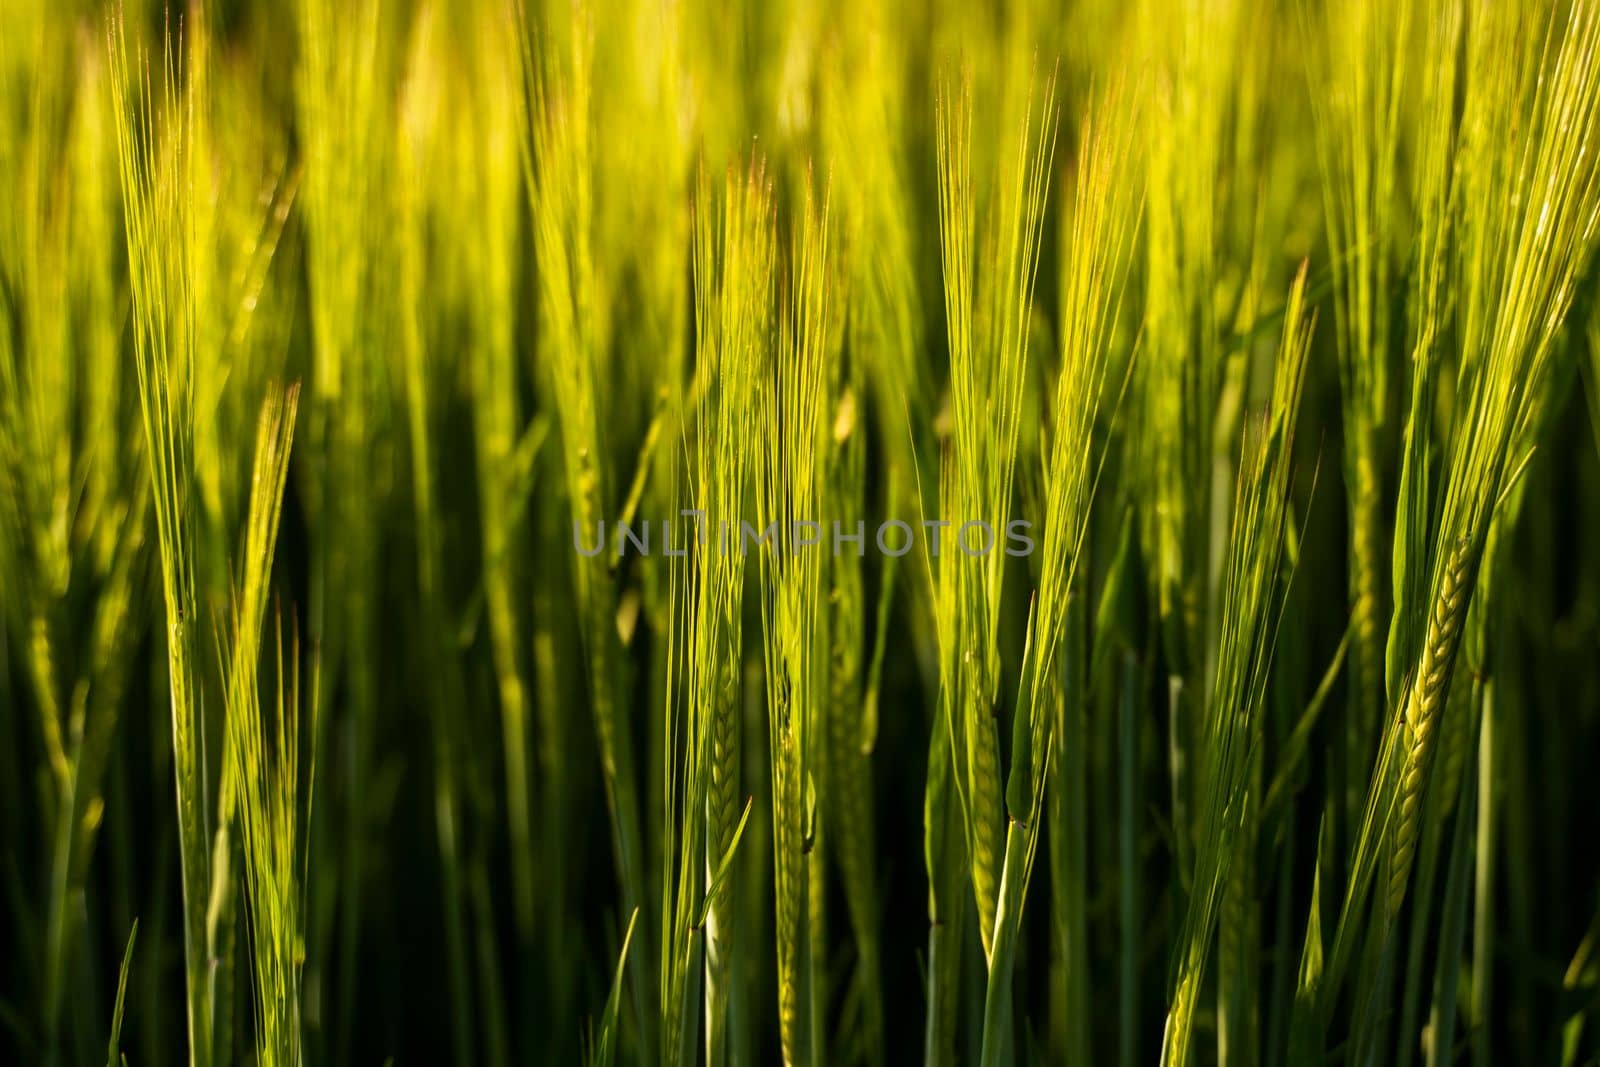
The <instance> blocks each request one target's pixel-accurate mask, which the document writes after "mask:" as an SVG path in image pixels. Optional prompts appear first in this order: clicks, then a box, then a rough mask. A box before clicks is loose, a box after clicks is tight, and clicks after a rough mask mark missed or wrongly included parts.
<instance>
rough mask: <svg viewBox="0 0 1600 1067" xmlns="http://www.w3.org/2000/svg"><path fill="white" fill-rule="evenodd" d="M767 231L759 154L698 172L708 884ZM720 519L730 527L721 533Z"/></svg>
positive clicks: (732, 794)
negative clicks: (740, 163) (718, 176)
mask: <svg viewBox="0 0 1600 1067" xmlns="http://www.w3.org/2000/svg"><path fill="white" fill-rule="evenodd" d="M774 240H775V235H774V232H773V205H772V188H771V184H770V181H769V179H768V177H767V174H766V169H765V166H764V165H763V164H762V163H760V162H759V161H755V160H752V161H751V163H750V164H749V165H748V167H747V169H745V170H744V172H743V173H741V172H740V171H739V170H738V169H736V168H731V167H730V168H729V170H728V172H727V174H726V175H725V177H724V181H723V183H722V186H721V189H720V191H719V190H717V188H716V187H715V186H714V184H713V182H712V179H711V178H710V176H709V174H708V173H707V172H706V171H704V170H702V171H701V176H700V182H699V190H698V194H697V197H696V203H695V237H694V307H695V379H696V381H695V384H694V386H693V387H692V392H693V401H692V402H693V410H692V412H691V413H690V414H689V415H687V416H686V417H685V420H684V421H685V424H686V430H687V433H688V434H689V435H690V440H689V441H688V456H687V465H688V481H689V485H688V486H687V499H688V501H689V503H690V505H691V507H690V510H691V512H692V513H693V515H694V516H695V518H694V521H693V522H691V523H689V524H688V525H687V529H686V531H685V537H686V539H688V540H690V541H691V543H690V544H689V545H686V546H684V547H685V548H686V549H687V551H688V552H689V556H690V558H691V560H692V576H691V577H689V578H686V579H684V580H683V581H682V583H681V585H682V588H683V589H684V590H685V592H684V593H683V594H681V595H683V596H684V597H685V598H686V599H687V604H686V606H685V608H684V613H685V623H686V625H685V631H686V632H685V640H684V642H683V643H682V644H681V645H680V648H681V652H680V653H679V654H680V655H681V656H683V657H684V658H685V660H686V668H685V675H686V677H685V678H684V687H685V691H686V692H687V694H688V700H689V708H690V712H689V715H690V722H691V724H692V730H691V735H692V736H694V737H697V738H699V739H700V743H701V744H703V745H704V746H705V749H704V751H703V752H700V753H698V755H697V757H696V758H697V759H699V760H700V761H701V763H700V765H699V767H698V774H699V777H698V779H697V783H698V787H699V789H701V790H703V793H701V798H702V800H701V807H700V808H699V809H698V810H696V811H695V812H693V813H692V814H690V813H685V815H684V817H685V818H695V819H701V820H702V821H703V824H704V825H703V826H702V827H698V828H696V829H695V836H697V837H698V840H700V841H701V842H703V854H702V856H701V865H702V876H703V877H704V878H705V880H706V882H707V883H708V884H709V883H710V882H711V881H712V879H711V874H712V872H714V871H717V870H718V869H722V868H725V867H727V865H728V862H729V857H730V855H731V853H732V850H733V847H734V843H735V841H736V840H737V833H738V826H739V822H740V820H739V811H740V799H739V798H740V786H739V768H740V751H741V748H742V739H741V736H740V728H739V715H740V707H741V704H742V697H741V690H740V685H741V675H742V664H743V658H744V656H743V633H742V628H743V620H744V581H745V561H744V558H743V551H742V545H743V538H742V531H741V530H740V529H739V523H740V520H741V519H742V518H743V516H744V515H745V514H746V509H747V500H748V492H749V488H750V483H751V479H752V477H759V471H758V470H757V469H756V465H755V456H754V455H752V450H751V448H750V447H749V445H750V442H751V441H753V440H756V439H758V437H760V435H762V434H764V433H765V432H766V429H765V427H766V424H765V423H764V422H763V421H762V419H761V418H760V416H759V410H760V408H759V404H760V403H761V397H760V393H759V392H758V384H757V383H758V380H759V377H760V376H761V375H762V373H763V371H764V369H765V367H766V365H767V363H768V361H769V359H770V356H771V349H772V329H773V320H772V286H773V270H774V261H775V247H774ZM758 499H759V498H758ZM725 524H731V526H732V530H731V538H728V539H726V540H725V536H724V531H725V530H726V529H727V525H725ZM763 525H765V524H763ZM775 811H776V809H775ZM688 836H690V835H689V834H688V833H687V832H686V833H685V837H686V838H687V837H688ZM736 889H737V885H736V880H735V879H733V878H731V877H730V878H724V879H720V880H718V881H717V883H716V888H715V891H714V892H712V891H710V890H708V892H709V893H710V895H709V897H708V900H707V908H708V910H707V916H706V924H705V931H704V942H705V944H704V950H705V1004H704V1013H705V1016H706V1055H707V1058H708V1060H709V1061H710V1062H711V1063H713V1064H718V1063H721V1062H722V1061H723V1058H724V1057H726V1056H727V1055H728V1052H727V1050H726V1042H727V1024H728V1018H727V1016H728V998H729V982H730V980H731V976H732V971H731V970H730V968H731V967H732V966H733V964H734V960H735V955H736V946H737V939H736V934H737V931H736V930H735V929H734V923H733V920H734V916H735V914H736V912H735V908H734V904H735V901H734V894H735V891H736ZM680 899H681V892H680ZM738 958H740V959H746V958H750V954H739V956H738ZM669 1047H671V1043H670V1042H669Z"/></svg>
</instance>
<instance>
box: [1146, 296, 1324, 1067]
mask: <svg viewBox="0 0 1600 1067" xmlns="http://www.w3.org/2000/svg"><path fill="white" fill-rule="evenodd" d="M1311 332H1312V317H1311V316H1310V314H1309V313H1308V311H1307V309H1306V268H1305V267H1304V266H1302V267H1301V269H1300V273H1299V275H1298V276H1297V277H1296V279H1295V283H1294V285H1293V287H1292V288H1291V289H1290V291H1289V298H1288V303H1287V305H1286V307H1285V311H1284V331H1283V341H1282V344H1281V346H1280V348H1279V350H1278V360H1277V366H1276V369H1275V371H1274V376H1273V387H1272V399H1271V401H1270V404H1269V406H1268V409H1267V410H1266V412H1264V413H1263V415H1262V416H1261V417H1260V418H1259V419H1252V420H1250V422H1249V423H1248V425H1247V427H1246V433H1245V439H1244V446H1243V453H1242V456H1241V460H1240V464H1239V482H1238V487H1237V492H1236V495H1235V498H1234V508H1233V522H1232V525H1231V527H1230V531H1229V539H1228V557H1227V563H1226V565H1225V568H1224V572H1223V573H1224V583H1223V591H1222V616H1221V631H1220V638H1219V642H1220V643H1219V646H1218V649H1217V654H1216V662H1217V677H1216V683H1215V686H1214V688H1213V691H1212V695H1211V699H1210V701H1209V702H1208V705H1207V708H1206V717H1205V730H1204V736H1203V743H1202V747H1201V753H1202V755H1203V762H1202V765H1201V784H1202V788H1201V789H1200V791H1199V792H1198V794H1197V795H1198V796H1199V797H1201V798H1203V804H1202V808H1201V811H1200V818H1199V820H1198V822H1197V835H1196V850H1195V879H1194V893H1193V895H1192V896H1190V898H1189V904H1188V908H1187V910H1186V912H1185V914H1184V917H1183V924H1182V926H1181V927H1180V929H1179V936H1178V942H1177V947H1176V953H1177V955H1176V958H1175V960H1174V970H1173V975H1172V979H1171V986H1170V990H1171V993H1170V996H1171V1000H1170V1003H1169V1007H1168V1012H1167V1022H1166V1031H1165V1035H1164V1037H1163V1040H1162V1049H1161V1062H1162V1063H1164V1064H1170V1065H1174V1067H1182V1065H1183V1064H1185V1063H1187V1062H1188V1058H1189V1051H1190V1046H1191V1043H1192V1040H1193V1024H1194V1017H1195V1011H1196V1009H1197V1007H1198V1003H1199V998H1200V995H1201V992H1202V980H1203V978H1204V974H1205V968H1206V962H1207V959H1208V958H1209V956H1210V953H1211V946H1212V943H1213V941H1214V938H1215V935H1216V925H1217V917H1218V914H1219V911H1220V910H1221V904H1222V895H1223V888H1224V886H1225V885H1226V884H1227V880H1228V875H1229V866H1230V864H1232V863H1233V862H1235V861H1236V859H1237V857H1236V856H1235V852H1236V851H1237V849H1238V847H1239V841H1240V840H1241V837H1242V835H1243V834H1244V833H1245V832H1246V819H1247V818H1248V817H1249V816H1248V814H1247V812H1248V811H1249V810H1250V809H1253V808H1255V807H1256V806H1257V805H1258V804H1259V800H1258V799H1255V798H1254V797H1253V796H1252V790H1251V788H1250V784H1249V780H1250V775H1249V769H1250V765H1251V757H1252V753H1253V752H1254V751H1255V750H1256V749H1257V747H1258V746H1259V743H1260V736H1261V730H1262V726H1261V715H1262V711H1263V705H1264V702H1265V694H1266V685H1267V675H1268V668H1269V665H1270V663H1271V660H1272V652H1273V647H1274V645H1275V643H1276V638H1277V631H1278V625H1279V621H1280V618H1281V613H1282V610H1283V603H1284V584H1285V583H1284V581H1283V569H1284V560H1283V555H1284V547H1285V542H1286V536H1287V532H1288V525H1289V503H1290V500H1289V496H1290V486H1291V478H1290V474H1291V471H1292V469H1293V450H1294V438H1295V424H1296V422H1297V420H1298V411H1299V406H1300V392H1301V388H1302V386H1303V383H1304V380H1305V367H1306V356H1307V353H1308V351H1309V350H1310V346H1311Z"/></svg>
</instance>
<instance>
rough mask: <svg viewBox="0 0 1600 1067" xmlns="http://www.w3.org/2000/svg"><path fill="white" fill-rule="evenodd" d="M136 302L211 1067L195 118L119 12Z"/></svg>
mask: <svg viewBox="0 0 1600 1067" xmlns="http://www.w3.org/2000/svg"><path fill="white" fill-rule="evenodd" d="M108 49H109V51H110V54H111V57H112V72H111V87H112V95H113V100H114V109H115V112H116V117H117V123H116V130H117V147H118V152H119V156H120V159H121V175H122V197H123V217H124V222H125V226H126V235H127V246H128V273H129V285H130V289H131V290H132V295H133V327H132V330H133V341H134V367H135V371H136V373H137V376H138V384H139V403H140V410H141V413H142V416H143V421H144V436H145V447H146V452H147V455H148V457H149V461H150V478H151V486H152V490H153V492H152V496H153V500H154V504H155V513H156V533H157V541H158V544H159V546H160V559H161V583H162V594H163V601H164V603H165V608H166V644H167V666H168V677H169V681H170V686H171V693H172V747H173V770H174V774H175V778H176V784H177V801H178V842H179V852H180V856H181V866H182V886H183V902H184V904H183V930H184V956H185V961H186V979H187V983H186V984H187V993H188V1001H187V1009H188V1034H189V1062H190V1063H191V1064H192V1065H194V1067H206V1065H208V1064H209V1063H210V1062H211V1051H212V1027H213V1010H214V1005H213V1003H212V998H211V993H210V989H211V986H210V981H209V972H210V964H209V958H208V957H209V952H208V945H207V932H206V901H207V896H208V894H209V892H210V887H211V871H210V867H211V856H210V846H211V840H210V837H211V834H210V818H209V812H208V810H207V809H208V805H209V800H208V796H207V790H206V785H205V766H206V758H207V757H206V752H205V748H204V742H203V734H202V731H201V728H200V707H199V703H200V684H199V673H198V672H199V663H198V655H199V641H198V629H197V627H198V625H199V620H198V618H196V614H197V612H196V607H197V598H196V595H195V545H196V541H195V537H196V523H195V502H196V501H195V480H194V463H195V461H194V423H195V410H194V362H195V356H196V353H195V350H194V345H195V341H196V330H195V307H194V299H193V286H194V271H195V267H196V263H197V257H198V249H197V248H196V247H195V237H194V233H193V231H192V229H191V228H190V227H189V226H188V224H187V219H188V214H189V211H190V209H191V207H192V204H191V202H190V196H191V193H192V185H191V177H192V173H193V171H192V170H191V168H192V166H193V162H192V160H193V155H192V149H193V139H194V133H195V124H196V122H197V121H198V119H197V117H196V109H195V108H194V107H193V106H192V105H191V104H190V102H189V101H188V100H187V99H185V97H184V95H183V93H182V87H181V86H180V85H179V83H178V60H177V57H176V56H175V55H174V52H173V45H172V42H171V40H170V38H169V39H168V43H167V51H166V53H165V57H164V58H165V64H164V68H163V72H162V73H163V74H164V77H162V78H161V79H160V80H159V82H158V83H157V87H155V88H152V86H151V81H150V74H149V71H148V69H147V66H146V64H145V62H144V60H143V57H140V58H139V62H138V63H137V64H133V65H130V57H129V53H128V45H127V36H126V29H125V26H124V23H123V20H122V17H121V15H120V13H119V14H116V15H113V16H112V18H111V21H110V24H109V27H108Z"/></svg>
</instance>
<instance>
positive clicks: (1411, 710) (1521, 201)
mask: <svg viewBox="0 0 1600 1067" xmlns="http://www.w3.org/2000/svg"><path fill="white" fill-rule="evenodd" d="M1520 18H1530V19H1531V17H1530V16H1517V15H1512V14H1510V13H1504V12H1498V13H1496V14H1495V15H1493V16H1491V17H1489V18H1487V19H1486V20H1485V21H1484V22H1483V23H1481V24H1479V25H1478V26H1477V27H1476V30H1477V35H1476V36H1475V37H1474V38H1473V39H1472V41H1471V43H1470V44H1469V56H1470V59H1469V63H1470V67H1469V72H1468V78H1469V81H1468V92H1467V102H1466V110H1465V115H1464V118H1463V125H1464V133H1463V147H1462V150H1461V151H1462V160H1461V164H1460V166H1461V168H1462V171H1461V173H1462V180H1463V182H1464V189H1465V191H1466V195H1469V196H1470V195H1472V193H1473V191H1474V190H1479V191H1482V192H1485V193H1488V194H1490V196H1491V202H1492V203H1494V204H1496V205H1499V208H1498V210H1494V211H1489V212H1486V213H1483V214H1481V215H1479V214H1472V215H1470V216H1467V218H1468V219H1470V220H1471V222H1472V225H1470V226H1468V227H1467V228H1465V230H1464V231H1463V233H1462V235H1461V241H1462V248H1463V256H1464V258H1463V261H1462V269H1463V282H1464V297H1463V299H1464V300H1465V301H1466V303H1467V306H1466V309H1465V314H1464V316H1463V324H1462V339H1463V342H1464V345H1465V347H1464V351H1463V358H1462V363H1461V367H1460V371H1459V381H1458V388H1459V389H1460V390H1461V393H1462V398H1461V400H1460V402H1459V403H1460V408H1459V410H1460V415H1459V417H1458V418H1457V420H1456V424H1455V426H1454V427H1453V428H1452V448H1451V453H1450V456H1449V459H1448V461H1447V466H1446V470H1445V484H1444V487H1443V499H1442V503H1441V505H1440V515H1439V525H1438V531H1437V534H1436V540H1435V542H1434V549H1433V558H1432V566H1431V578H1430V590H1429V595H1428V602H1427V607H1426V611H1427V622H1426V625H1425V626H1423V625H1420V622H1419V624H1418V628H1417V630H1416V632H1418V633H1420V634H1421V635H1422V637H1421V644H1420V646H1419V647H1418V648H1416V649H1415V650H1414V653H1413V655H1414V661H1413V662H1414V663H1415V670H1414V672H1413V673H1412V675H1411V678H1410V682H1409V684H1408V686H1407V688H1406V691H1405V695H1404V697H1403V700H1402V702H1401V705H1400V707H1399V709H1397V710H1398V711H1399V712H1400V715H1399V718H1398V719H1397V720H1396V722H1395V724H1394V728H1395V729H1397V730H1398V731H1399V737H1398V741H1399V747H1400V753H1401V755H1400V763H1399V781H1398V784H1397V796H1396V800H1395V803H1396V810H1395V816H1394V817H1395V818H1396V819H1397V821H1396V822H1395V823H1394V830H1393V834H1394V836H1393V838H1392V839H1391V841H1390V846H1389V850H1388V871H1387V874H1386V880H1387V900H1386V911H1387V914H1388V916H1389V917H1390V918H1391V919H1392V918H1393V916H1394V914H1395V913H1396V912H1397V911H1398V910H1399V908H1400V906H1401V904H1402V903H1403V902H1404V899H1405V894H1406V887H1407V883H1408V880H1409V876H1410V869H1411V861H1412V857H1413V855H1414V851H1415V847H1416V837H1417V831H1418V814H1419V811H1420V806H1421V793H1422V787H1423V785H1424V784H1425V782H1426V780H1427V776H1428V771H1429V768H1430V765H1431V758H1432V753H1433V748H1434V743H1433V742H1434V738H1435V736H1436V735H1437V725H1438V724H1437V719H1438V714H1439V712H1440V710H1441V707H1442V704H1443V701H1444V698H1445V695H1446V693H1447V692H1448V689H1449V681H1450V675H1451V672H1452V670H1453V668H1454V664H1455V658H1456V653H1457V650H1458V646H1459V640H1460V636H1461V632H1462V625H1463V623H1464V620H1465V617H1466V613H1467V609H1468V606H1469V604H1470V603H1471V600H1472V597H1473V592H1474V588H1475V585H1476V579H1477V571H1478V567H1479V564H1480V561H1481V560H1482V558H1483V552H1484V547H1485V543H1486V541H1487V539H1488V536H1489V532H1490V528H1491V525H1492V523H1493V521H1494V518H1495V515H1496V514H1497V512H1498V511H1499V508H1500V505H1501V503H1502V502H1503V500H1504V499H1505V496H1506V493H1507V491H1508V490H1509V489H1510V488H1511V487H1512V485H1514V483H1515V480H1516V478H1517V476H1518V474H1519V473H1520V471H1521V469H1522V466H1523V465H1524V464H1525V462H1526V452H1525V451H1524V452H1520V453H1519V452H1518V451H1517V449H1518V448H1522V449H1524V450H1525V449H1526V447H1527V443H1526V441H1525V440H1524V437H1523V434H1524V433H1525V431H1526V428H1527V427H1530V426H1532V425H1534V424H1535V423H1536V418H1537V413H1538V410H1539V407H1540V403H1541V398H1542V396H1543V389H1542V386H1543V385H1544V383H1545V382H1546V380H1547V374H1548V367H1549V365H1550V361H1551V356H1552V352H1553V350H1554V348H1555V344H1556V340H1557V332H1558V331H1559V330H1560V328H1561V325H1562V322H1563V319H1564V318H1565V315H1566V312H1567V310H1568V308H1569V307H1570V306H1571V304H1572V301H1573V298H1574V296H1575V294H1576V291H1577V288H1578V285H1579V281H1580V279H1581V278H1582V276H1583V272H1584V270H1585V267H1586V265H1587V262H1588V259H1589V256H1590V254H1591V252H1592V250H1593V246H1594V240H1595V235H1596V232H1597V228H1600V163H1597V161H1596V159H1595V152H1594V146H1593V138H1592V131H1593V129H1594V125H1595V123H1596V121H1597V120H1600V5H1595V4H1593V3H1581V4H1576V5H1574V6H1573V7H1572V9H1571V10H1570V12H1569V13H1568V14H1567V17H1566V19H1565V24H1564V26H1563V25H1561V24H1560V23H1558V22H1554V21H1553V22H1552V23H1551V25H1550V27H1549V33H1550V38H1549V39H1548V41H1547V43H1546V44H1545V46H1544V52H1543V55H1542V56H1540V58H1539V62H1540V63H1541V64H1542V65H1543V69H1541V70H1540V73H1539V76H1538V77H1537V78H1532V77H1531V76H1530V74H1529V73H1528V68H1530V67H1531V66H1532V65H1533V64H1534V63H1535V60H1534V58H1533V50H1532V45H1531V44H1522V45H1520V47H1518V46H1516V45H1515V44H1514V42H1519V41H1527V40H1529V37H1530V35H1531V33H1532V31H1533V29H1534V26H1533V25H1532V24H1531V22H1530V23H1529V24H1522V23H1519V21H1518V20H1519V19H1520ZM1519 124H1520V125H1519ZM1508 129H1511V130H1516V131H1517V133H1518V135H1514V136H1510V137H1507V136H1505V135H1504V131H1505V130H1508ZM1497 130H1498V131H1500V133H1495V132H1494V131H1497ZM1419 610H1420V606H1419ZM1418 618H1419V620H1420V615H1419V616H1418Z"/></svg>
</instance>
